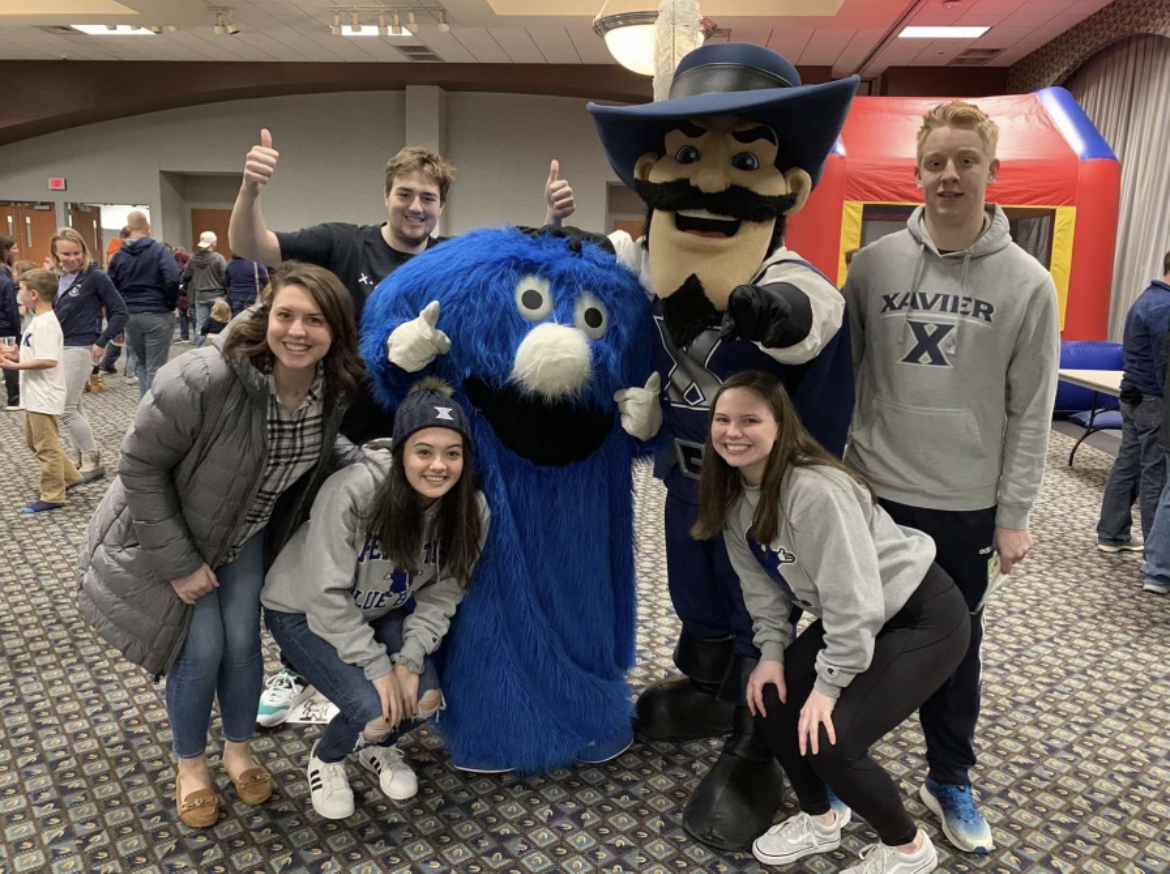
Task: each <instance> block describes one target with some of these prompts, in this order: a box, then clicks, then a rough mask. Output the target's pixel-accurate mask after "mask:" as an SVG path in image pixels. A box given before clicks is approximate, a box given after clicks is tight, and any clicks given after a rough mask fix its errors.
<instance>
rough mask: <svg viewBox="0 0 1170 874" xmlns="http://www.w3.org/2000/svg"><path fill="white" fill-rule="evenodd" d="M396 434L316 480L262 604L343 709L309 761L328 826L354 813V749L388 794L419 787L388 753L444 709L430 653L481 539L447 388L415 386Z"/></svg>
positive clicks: (290, 648)
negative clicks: (350, 761) (349, 769)
mask: <svg viewBox="0 0 1170 874" xmlns="http://www.w3.org/2000/svg"><path fill="white" fill-rule="evenodd" d="M393 435H394V436H393V439H392V440H376V441H373V442H371V443H368V444H366V446H365V451H366V454H367V458H366V460H365V461H364V462H363V463H359V464H355V465H352V466H350V467H347V468H345V469H343V470H341V471H340V472H338V473H335V474H334V475H333V476H331V477H330V478H329V479H328V480H327V481H326V482H325V484H324V485H323V486H322V488H321V491H320V493H319V494H318V496H317V499H316V500H315V501H314V503H313V510H312V515H311V518H310V519H309V521H308V522H306V523H305V524H304V525H303V526H302V527H301V529H300V530H299V531H298V532H297V533H296V535H295V536H294V537H293V539H292V540H291V541H290V542H289V544H288V545H287V546H286V547H285V548H284V549H283V550H282V551H281V553H280V555H279V556H278V557H277V559H276V561H275V562H274V563H273V565H272V568H271V570H270V571H269V572H268V577H267V580H266V582H265V585H264V589H263V590H262V592H261V594H260V600H261V603H262V604H263V605H264V608H265V622H266V624H267V626H268V629H269V631H271V632H272V636H273V637H274V638H275V639H276V642H277V643H278V644H279V645H280V648H281V651H282V652H283V653H284V654H285V655H286V656H287V657H288V659H289V660H290V661H291V662H292V664H293V665H294V666H295V667H296V669H297V671H298V672H299V673H300V674H301V675H303V676H304V677H305V678H307V679H308V680H309V682H311V683H312V684H313V685H314V686H315V687H316V688H317V689H318V690H319V691H320V692H322V693H323V694H324V695H325V696H326V697H327V698H328V699H329V700H330V701H332V702H333V703H334V704H335V705H337V707H338V709H339V711H340V712H339V713H338V714H337V715H336V716H335V717H334V718H333V720H332V721H331V722H330V723H329V725H328V726H327V727H326V728H325V732H324V734H323V735H322V736H321V739H320V740H318V741H317V743H316V744H315V745H314V747H313V750H312V752H311V753H310V754H309V767H308V779H309V789H310V797H311V800H312V804H313V808H314V809H315V810H316V811H317V812H318V813H319V814H321V816H323V817H325V818H327V819H344V818H345V817H347V816H350V815H352V814H353V812H354V798H353V791H352V790H351V789H350V787H349V781H348V779H347V778H346V775H345V757H346V756H347V755H348V754H349V753H351V752H356V753H357V757H358V761H359V763H360V764H361V765H362V766H363V767H364V768H366V769H367V770H369V771H371V772H373V773H374V774H376V775H377V776H378V779H379V783H380V785H381V788H382V791H383V792H385V793H386V795H387V796H389V797H390V798H394V799H398V800H402V799H406V798H410V797H412V796H413V795H414V794H415V793H416V792H417V791H418V780H417V778H416V777H415V774H414V772H413V771H412V770H411V769H410V767H409V766H408V765H407V764H406V763H405V762H404V761H403V757H402V753H401V751H400V750H399V749H398V748H397V746H396V745H395V743H396V741H397V739H398V738H399V737H400V736H401V735H402V734H403V733H405V732H406V731H408V730H410V729H411V728H414V727H415V726H416V725H417V724H418V722H421V721H422V720H424V719H426V718H427V717H429V716H430V715H432V714H433V713H435V712H436V711H437V710H439V708H440V707H441V704H442V695H441V693H440V691H439V681H438V675H437V673H436V671H435V667H434V665H433V664H432V662H431V660H430V659H429V658H428V656H430V655H431V654H433V653H434V652H435V651H436V650H437V649H438V648H439V646H440V644H441V643H442V640H443V636H444V635H445V634H446V633H447V629H448V627H449V624H450V620H451V617H452V616H453V615H454V614H455V609H456V607H457V606H458V605H459V602H460V601H461V600H462V598H463V593H464V590H465V589H466V586H467V584H468V580H469V579H470V576H471V572H472V569H473V567H474V565H475V562H476V560H477V559H478V557H479V553H480V550H481V549H482V548H483V542H484V539H485V538H486V536H487V529H488V523H489V518H490V513H489V511H488V506H487V501H486V500H485V499H484V496H483V494H482V493H481V492H480V491H478V489H477V488H476V476H475V472H474V470H473V469H472V467H471V463H470V459H469V453H470V450H471V440H470V436H469V432H468V427H467V418H466V416H465V415H464V413H463V410H462V409H461V408H460V407H459V405H458V404H457V403H455V402H454V401H453V400H452V399H451V397H450V389H449V388H448V387H446V386H444V385H443V383H442V382H441V381H439V380H436V379H427V380H423V381H422V382H420V383H419V384H418V385H416V386H415V387H414V389H412V390H411V393H410V394H409V395H408V396H407V398H406V400H404V401H403V402H402V405H401V406H400V407H399V409H398V411H397V415H396V416H395V421H394V432H393ZM412 598H413V599H414V611H413V612H411V613H409V614H408V613H407V612H406V611H405V609H404V608H405V606H406V604H407V602H408V601H409V600H411V599H412Z"/></svg>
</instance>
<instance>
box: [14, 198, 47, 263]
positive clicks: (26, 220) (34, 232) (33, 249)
mask: <svg viewBox="0 0 1170 874" xmlns="http://www.w3.org/2000/svg"><path fill="white" fill-rule="evenodd" d="M56 232H57V204H55V203H21V202H5V203H0V233H5V234H10V235H11V236H13V237H15V238H16V242H17V245H18V246H19V248H20V254H19V255H18V256H17V257H18V260H23V261H34V262H36V265H37V266H38V267H40V266H41V262H43V261H44V260H45V258H47V257H48V255H49V241H50V240H51V239H52V238H53V234H55V233H56Z"/></svg>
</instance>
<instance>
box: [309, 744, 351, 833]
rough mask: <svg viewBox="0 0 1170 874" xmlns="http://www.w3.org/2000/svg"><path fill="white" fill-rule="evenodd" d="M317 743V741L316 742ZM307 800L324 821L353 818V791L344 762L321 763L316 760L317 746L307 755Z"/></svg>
mask: <svg viewBox="0 0 1170 874" xmlns="http://www.w3.org/2000/svg"><path fill="white" fill-rule="evenodd" d="M318 743H319V741H318ZM305 773H306V776H308V778H309V798H310V800H311V801H312V802H313V810H315V811H317V813H319V814H321V815H322V816H323V817H325V818H326V819H345V818H346V817H347V816H353V810H354V807H353V790H352V789H350V788H349V780H348V779H347V778H346V776H345V762H322V761H321V760H320V759H318V758H317V744H313V751H312V752H311V753H309V767H308V770H307V771H306V772H305Z"/></svg>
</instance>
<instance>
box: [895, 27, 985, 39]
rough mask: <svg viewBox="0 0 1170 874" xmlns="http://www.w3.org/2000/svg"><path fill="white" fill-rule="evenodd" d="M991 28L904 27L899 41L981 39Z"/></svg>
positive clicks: (899, 35)
mask: <svg viewBox="0 0 1170 874" xmlns="http://www.w3.org/2000/svg"><path fill="white" fill-rule="evenodd" d="M989 30H991V28H990V27H904V28H902V32H901V33H899V34H898V39H979V37H981V36H983V34H985V33H987V31H989Z"/></svg>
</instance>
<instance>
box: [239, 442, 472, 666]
mask: <svg viewBox="0 0 1170 874" xmlns="http://www.w3.org/2000/svg"><path fill="white" fill-rule="evenodd" d="M390 446H391V442H390V441H389V440H375V441H372V442H370V443H368V444H366V445H365V446H364V447H363V450H364V452H365V455H366V458H365V460H364V461H362V462H359V463H357V464H353V465H350V466H349V467H346V468H343V469H342V470H340V471H338V472H337V473H335V474H333V476H331V477H329V479H328V480H326V481H325V484H324V485H323V486H322V487H321V491H320V492H319V493H318V494H317V499H316V500H315V501H314V502H313V511H312V515H311V516H310V518H309V521H308V522H306V523H305V524H304V525H302V526H301V527H300V528H299V529H298V530H297V533H296V534H294V535H293V537H292V539H291V540H290V541H289V543H288V545H287V546H286V547H285V548H284V549H283V550H281V553H280V555H279V556H278V557H277V559H276V561H275V562H273V565H272V568H271V569H270V570H269V571H268V576H267V578H266V579H265V582H264V588H263V589H262V590H261V592H260V603H262V604H263V605H264V606H265V608H267V609H269V610H277V611H280V612H282V613H304V614H305V618H306V620H307V621H308V624H309V629H310V630H311V631H312V632H313V633H314V634H316V635H317V636H318V637H320V638H321V639H322V640H325V641H327V642H328V643H331V644H333V646H334V647H336V648H337V654H338V655H339V656H340V657H341V660H342V661H344V662H347V663H348V664H351V665H357V666H358V667H360V668H362V669H363V670H364V671H365V674H366V678H367V679H369V680H376V679H377V678H378V677H381V676H384V675H386V674H388V673H390V671H391V669H392V667H393V665H394V664H395V663H400V664H402V665H405V666H406V667H407V668H408V669H409V670H411V671H413V672H414V673H416V674H418V673H422V666H423V659H424V658H425V657H426V656H428V655H430V654H431V653H433V652H434V651H435V650H436V649H438V648H439V644H440V643H441V642H442V640H443V635H445V634H446V633H447V629H448V627H449V626H450V621H451V617H452V616H454V615H455V608H456V607H458V606H459V602H460V601H461V600H462V599H463V586H462V585H461V582H462V581H460V580H457V579H454V578H453V577H451V576H448V575H446V574H444V573H443V569H442V556H440V555H438V541H437V540H436V539H435V537H436V532H435V516H436V514H437V509H438V505H437V504H435V505H432V506H431V507H430V508H429V509H428V510H427V511H426V527H425V529H424V534H423V544H424V546H423V549H422V555H421V556H420V558H419V566H420V567H421V571H420V572H419V574H418V575H417V576H412V575H411V574H408V573H406V572H405V571H402V570H400V569H399V568H397V567H395V564H394V562H393V561H392V560H391V559H390V557H389V556H386V555H384V554H383V553H382V551H381V549H380V547H379V538H378V536H377V535H376V534H373V533H367V532H366V531H365V527H364V524H363V523H362V521H361V517H362V516H364V515H365V514H366V513H367V510H368V507H369V504H370V500H371V498H373V496H374V493H375V492H376V491H377V489H378V486H379V485H380V484H381V482H382V479H383V478H384V477H385V476H386V472H387V471H388V470H389V469H390ZM477 498H478V501H479V512H480V519H481V521H482V523H483V526H482V531H481V535H482V537H483V538H485V539H486V537H487V531H488V524H489V522H490V519H491V512H490V511H489V510H488V505H487V500H486V499H485V498H484V496H483V493H482V492H480V493H477ZM479 545H480V549H482V548H483V540H482V539H481V540H480V544H479ZM412 596H413V597H414V605H415V606H414V612H413V613H412V614H411V615H410V616H408V617H407V618H406V621H405V622H404V623H403V632H402V634H403V643H402V650H401V651H400V652H398V653H387V652H386V647H385V646H384V645H383V644H381V643H379V642H378V641H377V640H376V639H375V638H374V631H373V628H371V627H370V622H372V621H373V620H375V619H377V618H379V617H381V616H385V615H386V614H387V613H389V612H390V611H391V610H399V609H401V608H402V607H403V606H404V605H405V604H406V602H407V601H408V600H409V599H410V598H411V597H412Z"/></svg>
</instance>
